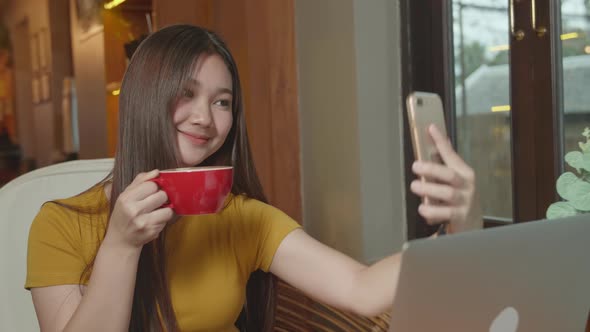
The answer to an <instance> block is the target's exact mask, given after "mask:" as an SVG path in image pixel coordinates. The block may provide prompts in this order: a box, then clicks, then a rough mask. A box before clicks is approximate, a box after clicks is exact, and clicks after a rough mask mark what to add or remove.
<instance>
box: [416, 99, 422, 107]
mask: <svg viewBox="0 0 590 332" xmlns="http://www.w3.org/2000/svg"><path fill="white" fill-rule="evenodd" d="M416 103H417V104H418V106H422V103H423V102H422V98H418V100H416Z"/></svg>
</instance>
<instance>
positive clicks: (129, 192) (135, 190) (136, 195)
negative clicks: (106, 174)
mask: <svg viewBox="0 0 590 332" xmlns="http://www.w3.org/2000/svg"><path fill="white" fill-rule="evenodd" d="M158 191H159V188H158V185H157V184H156V183H154V182H152V181H145V182H142V183H138V184H135V186H129V187H127V189H125V191H124V194H125V197H127V198H128V199H130V200H132V201H142V200H144V199H146V198H147V197H149V196H151V195H153V194H155V193H156V192H158Z"/></svg>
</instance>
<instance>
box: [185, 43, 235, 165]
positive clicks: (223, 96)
mask: <svg viewBox="0 0 590 332" xmlns="http://www.w3.org/2000/svg"><path fill="white" fill-rule="evenodd" d="M232 121H233V116H232V77H231V74H230V73H229V70H228V69H227V67H226V65H225V62H223V60H222V59H221V57H220V56H219V55H217V54H211V55H206V54H205V55H202V56H201V57H200V58H199V59H198V61H197V65H196V68H195V71H194V73H193V74H192V76H191V79H190V80H189V82H188V84H187V85H186V86H185V87H184V88H183V91H182V92H181V95H180V99H179V100H178V103H177V104H176V108H175V109H174V115H173V122H174V126H175V127H176V141H177V144H178V149H179V152H180V157H181V158H180V159H181V161H182V165H180V167H190V166H196V165H198V164H200V163H201V162H203V161H204V160H205V159H207V157H209V156H211V155H212V154H213V153H215V152H216V151H217V150H218V149H219V148H220V147H221V146H222V145H223V142H224V141H225V139H226V137H227V135H228V133H229V131H230V129H231V127H232Z"/></svg>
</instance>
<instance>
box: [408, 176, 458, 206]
mask: <svg viewBox="0 0 590 332" xmlns="http://www.w3.org/2000/svg"><path fill="white" fill-rule="evenodd" d="M410 189H411V190H412V192H413V193H414V194H416V195H418V196H420V197H428V198H431V199H435V200H438V201H443V202H444V203H447V204H451V205H457V204H461V203H462V202H463V201H464V199H463V196H462V195H461V192H460V191H459V190H457V189H455V188H453V187H451V186H448V185H445V184H437V183H429V182H423V181H420V180H414V181H412V184H411V185H410Z"/></svg>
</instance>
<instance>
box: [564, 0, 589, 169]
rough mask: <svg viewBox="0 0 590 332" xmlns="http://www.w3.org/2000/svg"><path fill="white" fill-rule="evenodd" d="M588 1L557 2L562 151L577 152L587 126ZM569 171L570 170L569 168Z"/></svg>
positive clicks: (568, 0)
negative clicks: (561, 77) (558, 15)
mask: <svg viewBox="0 0 590 332" xmlns="http://www.w3.org/2000/svg"><path fill="white" fill-rule="evenodd" d="M589 15H590V1H588V0H562V1H561V19H562V23H561V24H562V31H561V52H562V55H563V60H562V61H563V62H562V65H563V104H564V105H563V106H564V107H563V112H562V116H563V128H564V135H565V137H564V147H563V148H564V150H563V151H564V154H565V153H567V152H569V151H580V146H579V144H578V142H586V138H585V137H584V136H583V135H582V134H583V132H584V129H585V128H586V127H590V38H589V34H590V19H589V17H590V16H589ZM570 170H571V169H570Z"/></svg>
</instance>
